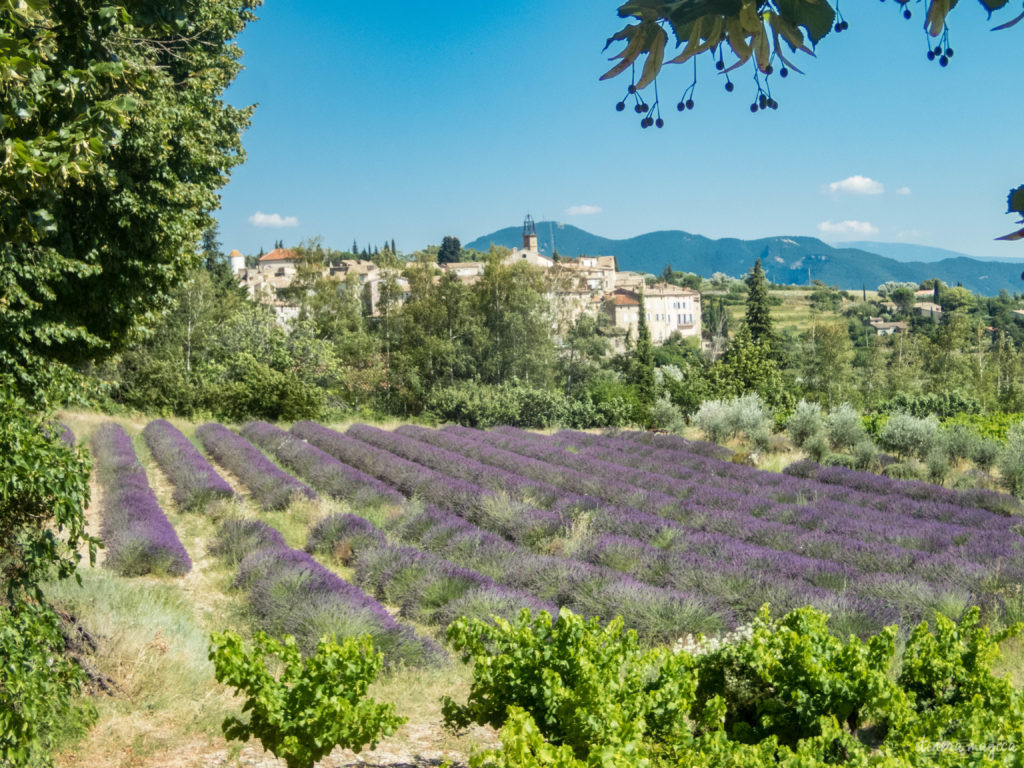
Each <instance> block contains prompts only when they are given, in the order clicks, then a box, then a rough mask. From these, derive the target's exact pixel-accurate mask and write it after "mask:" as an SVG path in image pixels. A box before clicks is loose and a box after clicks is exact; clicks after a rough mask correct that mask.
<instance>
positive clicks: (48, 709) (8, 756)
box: [0, 601, 95, 768]
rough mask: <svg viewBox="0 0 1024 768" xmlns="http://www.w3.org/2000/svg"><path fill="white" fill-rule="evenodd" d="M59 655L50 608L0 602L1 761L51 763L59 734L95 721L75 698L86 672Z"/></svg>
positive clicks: (14, 766) (60, 640)
mask: <svg viewBox="0 0 1024 768" xmlns="http://www.w3.org/2000/svg"><path fill="white" fill-rule="evenodd" d="M63 653H64V637H63V636H62V635H61V631H60V623H59V621H58V619H57V616H56V615H55V614H54V613H53V611H52V610H51V609H50V608H48V607H46V606H45V605H40V604H37V603H27V602H21V601H18V602H15V603H13V604H11V605H6V606H5V605H2V604H0V659H2V660H3V663H2V664H0V765H3V766H11V768H21V766H40V765H52V763H53V758H52V756H51V750H52V748H53V746H54V743H55V741H56V739H57V737H58V736H59V735H61V734H62V733H66V732H71V733H77V732H80V731H82V730H83V729H84V728H85V727H87V726H88V725H89V724H90V723H91V722H92V720H93V719H94V717H95V711H94V710H93V708H92V707H91V706H90V705H88V704H81V703H79V701H78V696H79V694H80V693H81V690H82V684H83V683H84V682H85V674H84V673H83V672H82V670H81V668H80V667H79V666H78V665H77V664H75V663H73V662H71V661H69V660H68V659H66V658H64V656H63Z"/></svg>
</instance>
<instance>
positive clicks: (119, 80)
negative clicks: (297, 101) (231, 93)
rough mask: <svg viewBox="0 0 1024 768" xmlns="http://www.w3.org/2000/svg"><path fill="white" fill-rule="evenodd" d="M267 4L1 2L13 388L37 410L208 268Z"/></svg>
mask: <svg viewBox="0 0 1024 768" xmlns="http://www.w3.org/2000/svg"><path fill="white" fill-rule="evenodd" d="M255 5H256V2H255V1H254V0H171V1H170V2H168V1H167V0H122V2H121V3H120V4H113V3H110V2H100V0H86V1H85V2H82V1H81V0H0V263H2V265H3V268H2V269H0V376H2V377H3V379H4V383H5V385H7V386H8V387H13V388H14V389H15V390H16V391H17V392H19V394H21V395H22V396H23V397H26V398H27V399H29V400H30V401H32V402H34V403H39V402H45V399H44V398H45V395H47V394H53V393H54V392H55V390H54V385H55V384H58V383H59V381H58V380H57V379H58V377H57V376H56V375H55V374H57V373H58V372H60V373H61V374H63V375H64V376H65V377H66V374H67V373H68V368H67V367H66V366H71V365H74V364H76V363H81V362H84V361H87V360H94V359H96V358H97V357H101V356H103V355H107V354H110V353H112V352H114V351H116V350H117V349H118V348H120V347H122V346H123V345H124V344H125V342H126V341H128V340H129V338H130V337H131V334H132V333H133V332H134V331H135V329H136V328H137V327H138V325H139V323H140V321H143V322H144V321H146V320H148V319H151V318H153V317H154V316H155V315H157V314H158V313H159V312H160V310H161V309H162V308H163V307H164V306H165V301H166V297H167V295H168V293H169V292H170V290H171V289H172V288H173V287H174V286H175V285H176V284H177V283H178V282H179V281H180V280H181V279H182V277H183V276H184V275H185V274H186V273H187V272H188V270H189V269H191V268H192V267H194V266H195V265H196V263H197V262H198V255H197V244H198V243H199V241H200V238H201V237H202V234H203V232H204V231H205V230H207V229H209V228H210V227H211V226H212V225H213V223H214V222H213V219H212V216H211V213H212V211H214V210H215V209H216V208H217V205H218V198H217V190H218V189H219V188H220V187H221V186H223V185H224V183H225V182H226V181H227V178H228V172H229V171H230V169H231V168H232V167H234V166H235V165H237V164H238V163H240V162H241V161H242V159H243V154H242V146H241V139H240V134H241V132H242V130H243V129H244V128H245V127H246V125H247V124H248V121H249V117H250V114H251V110H250V109H236V108H234V107H231V106H229V105H227V104H225V103H224V102H223V101H222V100H221V94H222V93H223V91H224V88H225V87H226V86H227V85H228V84H229V83H230V82H231V80H232V79H233V78H234V76H235V75H236V74H237V72H238V71H239V69H240V66H241V65H240V64H239V58H240V56H241V50H240V49H239V48H238V47H237V46H236V45H235V44H233V42H232V40H233V39H234V38H235V36H237V34H238V33H239V32H240V31H241V30H242V29H243V27H244V26H245V24H246V22H247V21H249V20H251V19H253V18H254V16H253V13H252V8H253V7H254V6H255Z"/></svg>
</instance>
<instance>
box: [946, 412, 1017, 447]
mask: <svg viewBox="0 0 1024 768" xmlns="http://www.w3.org/2000/svg"><path fill="white" fill-rule="evenodd" d="M1021 423H1024V414H1021V413H1001V412H991V411H989V412H987V413H982V414H971V413H957V414H954V415H952V416H951V417H950V418H947V419H944V420H943V424H944V425H954V424H962V425H963V426H966V427H968V428H970V429H972V430H974V431H976V432H977V433H978V434H979V435H981V436H982V437H985V438H990V439H992V440H1000V441H1001V440H1005V439H1006V435H1007V433H1008V432H1009V431H1010V427H1012V426H1013V425H1014V424H1021Z"/></svg>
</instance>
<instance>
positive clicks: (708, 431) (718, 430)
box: [693, 400, 731, 443]
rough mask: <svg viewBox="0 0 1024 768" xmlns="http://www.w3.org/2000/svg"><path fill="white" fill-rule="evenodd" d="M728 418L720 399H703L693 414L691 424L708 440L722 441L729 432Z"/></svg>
mask: <svg viewBox="0 0 1024 768" xmlns="http://www.w3.org/2000/svg"><path fill="white" fill-rule="evenodd" d="M728 419H729V417H728V409H727V407H726V405H725V403H724V402H723V401H722V400H705V401H704V402H703V403H701V406H700V409H699V410H698V411H697V413H695V414H694V415H693V424H694V426H696V427H697V429H699V430H700V431H701V432H703V433H704V436H705V437H706V438H707V439H708V440H710V441H712V442H714V443H724V442H725V441H726V440H728V439H729V436H730V434H731V430H730V427H729V420H728Z"/></svg>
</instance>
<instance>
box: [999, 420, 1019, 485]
mask: <svg viewBox="0 0 1024 768" xmlns="http://www.w3.org/2000/svg"><path fill="white" fill-rule="evenodd" d="M996 465H997V466H998V467H999V475H1000V480H1001V481H1002V484H1003V487H1005V488H1006V490H1008V491H1009V492H1010V493H1012V494H1013V495H1014V496H1017V497H1018V498H1024V424H1016V425H1014V426H1012V427H1010V429H1009V431H1008V432H1007V433H1006V445H1004V446H1003V447H1002V448H1001V449H1000V451H999V454H998V457H997V458H996Z"/></svg>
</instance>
